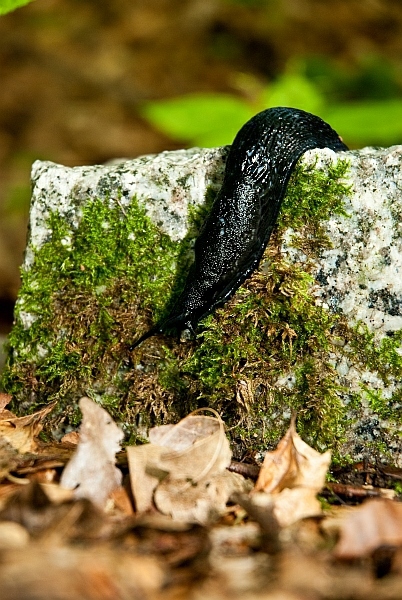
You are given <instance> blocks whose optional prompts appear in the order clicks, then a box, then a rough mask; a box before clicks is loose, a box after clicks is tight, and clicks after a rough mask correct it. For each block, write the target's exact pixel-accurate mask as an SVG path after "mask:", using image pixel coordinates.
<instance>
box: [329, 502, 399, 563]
mask: <svg viewBox="0 0 402 600" xmlns="http://www.w3.org/2000/svg"><path fill="white" fill-rule="evenodd" d="M381 546H396V547H398V546H402V504H400V503H398V502H394V501H392V500H385V499H373V500H368V501H367V502H365V503H364V504H362V505H361V506H359V507H356V508H353V509H351V510H350V511H349V512H348V513H347V515H346V516H345V518H344V519H343V521H342V522H341V524H340V539H339V542H338V544H337V545H336V547H335V550H334V554H335V556H336V557H337V558H340V559H354V558H362V557H365V556H369V555H371V554H372V552H373V551H374V550H376V549H377V548H380V547H381Z"/></svg>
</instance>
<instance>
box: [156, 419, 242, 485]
mask: <svg viewBox="0 0 402 600" xmlns="http://www.w3.org/2000/svg"><path fill="white" fill-rule="evenodd" d="M149 438H150V441H151V442H152V443H153V444H157V445H159V446H162V447H164V448H165V449H166V450H165V452H164V453H163V455H162V456H161V463H160V466H162V463H163V466H162V468H163V469H164V470H166V471H167V472H168V473H169V474H170V477H171V478H174V479H186V478H189V479H191V480H192V481H193V482H197V481H200V480H201V479H203V478H204V477H205V476H211V475H214V474H216V473H222V471H224V470H225V469H226V467H228V466H229V465H230V460H231V458H232V452H231V450H230V446H229V442H228V439H227V437H226V435H225V432H224V428H223V422H222V420H221V419H220V418H216V417H207V416H205V415H195V414H194V413H192V414H190V415H188V416H187V417H185V418H184V419H182V420H181V421H179V423H177V424H176V425H165V426H161V427H154V428H153V429H151V430H150V432H149Z"/></svg>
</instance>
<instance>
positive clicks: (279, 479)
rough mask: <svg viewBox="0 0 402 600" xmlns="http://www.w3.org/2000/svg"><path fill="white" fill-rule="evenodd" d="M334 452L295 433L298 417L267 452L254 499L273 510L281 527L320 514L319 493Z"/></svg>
mask: <svg viewBox="0 0 402 600" xmlns="http://www.w3.org/2000/svg"><path fill="white" fill-rule="evenodd" d="M330 460H331V453H330V452H329V451H328V452H325V453H324V454H320V453H319V452H317V451H316V450H314V449H313V448H311V447H310V446H309V445H308V444H306V443H305V442H303V440H302V439H301V437H300V436H299V435H298V434H297V433H296V429H295V419H292V422H291V424H290V427H289V429H288V431H287V432H286V434H285V435H284V437H283V438H282V439H281V441H280V442H279V444H278V447H277V448H276V450H274V451H273V452H267V454H266V455H265V459H264V463H263V465H262V467H261V471H260V475H259V477H258V480H257V483H256V485H255V489H254V493H253V495H252V498H251V499H252V502H253V503H254V504H256V505H258V506H266V507H267V508H268V507H269V509H270V510H272V512H273V514H274V516H275V518H276V519H277V521H278V523H279V525H280V526H281V527H287V526H288V525H292V524H293V523H295V522H296V521H298V520H299V519H303V518H306V517H312V516H315V515H319V514H321V505H320V503H319V501H318V500H317V498H316V494H317V493H318V492H319V491H320V490H321V489H322V487H323V486H324V484H325V476H326V473H327V470H328V467H329V463H330Z"/></svg>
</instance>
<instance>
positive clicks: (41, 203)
mask: <svg viewBox="0 0 402 600" xmlns="http://www.w3.org/2000/svg"><path fill="white" fill-rule="evenodd" d="M370 152H371V153H370ZM376 152H377V151H375V150H372V151H368V150H366V151H362V152H361V153H356V152H355V153H341V154H339V155H336V154H335V153H333V152H332V151H330V150H322V151H318V150H317V151H310V152H308V153H307V154H306V155H305V157H304V158H303V159H302V161H301V162H300V163H299V165H298V167H297V168H296V171H295V173H294V175H293V177H292V180H291V182H290V185H289V188H288V193H287V196H286V199H285V202H284V206H283V210H282V214H281V217H280V220H279V223H278V227H277V230H276V232H275V234H274V235H273V236H272V238H271V241H270V244H269V247H268V248H267V250H266V252H265V255H264V257H263V260H262V261H261V264H260V267H259V269H258V270H257V271H256V272H255V273H254V275H253V276H252V277H251V278H250V279H249V280H248V281H247V282H246V283H245V284H244V285H243V286H242V287H241V288H240V289H239V290H238V292H237V293H236V294H235V296H234V297H233V298H232V299H231V300H230V301H229V302H228V303H227V304H226V305H225V306H224V307H223V308H222V309H219V310H217V311H216V312H215V313H214V314H213V315H210V316H209V317H207V318H206V319H204V321H203V322H202V323H200V325H199V328H198V330H197V338H196V339H182V340H178V339H176V338H173V337H167V336H157V337H154V338H151V339H149V340H147V341H146V342H144V343H143V344H142V345H141V346H140V347H139V348H138V349H137V350H135V351H134V352H130V351H129V347H130V345H131V344H132V342H133V341H135V339H136V338H138V337H139V335H140V334H141V333H143V332H144V331H145V330H147V328H149V327H150V326H151V324H152V323H154V322H155V321H157V320H158V319H160V318H162V317H163V316H164V315H166V314H167V313H168V312H169V309H170V307H171V306H172V303H173V302H174V299H175V297H177V294H178V293H179V292H180V290H181V289H182V286H183V282H184V279H185V276H186V273H187V271H188V268H189V264H190V263H191V257H192V245H193V241H194V239H195V237H196V235H197V230H198V228H199V226H200V223H201V222H202V220H203V217H204V216H205V213H206V211H207V210H208V206H209V205H210V203H211V201H212V200H213V198H214V196H215V194H216V190H217V189H218V188H219V184H220V182H221V177H222V171H223V165H224V161H225V158H226V154H227V150H226V149H215V150H200V149H193V150H190V151H179V152H171V153H163V154H162V155H159V156H155V157H143V158H141V159H137V160H134V161H128V162H125V163H121V164H116V165H111V166H103V167H86V168H75V169H67V168H65V167H62V166H59V165H53V164H52V163H36V164H35V165H34V172H33V182H34V188H33V199H32V206H31V217H30V235H29V239H28V245H27V251H26V257H25V262H24V265H23V267H22V285H21V291H20V294H19V298H18V302H17V306H16V311H15V323H14V327H13V330H12V333H11V335H10V338H9V354H8V363H7V366H6V369H5V371H4V374H3V377H2V388H3V389H4V390H5V391H6V392H9V393H11V394H12V395H13V399H14V409H17V410H18V411H19V412H20V413H21V412H27V411H33V410H34V409H36V408H37V406H38V405H43V404H45V403H49V402H51V401H53V400H55V399H57V401H58V404H57V410H55V411H54V412H53V416H52V419H51V421H50V424H49V427H48V433H52V434H54V435H56V436H59V435H61V434H62V433H64V432H65V431H68V430H70V429H71V428H74V427H75V426H76V425H77V424H78V423H79V421H80V418H81V416H80V413H79V411H78V408H77V402H78V400H79V398H80V397H81V396H82V395H84V394H85V395H88V396H90V397H92V398H94V399H95V400H97V401H98V402H99V403H101V404H102V406H104V407H105V408H106V409H107V410H108V411H109V412H110V413H111V414H112V416H113V417H114V418H115V419H116V420H118V421H119V422H120V423H121V424H122V425H123V427H124V430H125V432H126V435H127V439H130V441H131V442H132V441H134V440H136V439H141V438H143V437H145V436H146V430H147V427H148V426H149V425H151V424H155V423H161V422H172V421H176V420H177V419H178V418H180V417H181V416H183V415H184V414H186V413H188V412H189V411H190V410H192V409H194V408H196V407H199V406H211V407H213V408H215V409H216V410H218V411H219V412H220V413H221V415H222V417H223V418H224V420H225V422H226V424H227V426H228V431H229V433H230V436H231V438H232V443H233V447H234V448H235V450H236V453H237V454H238V455H242V454H244V453H245V452H249V453H250V452H259V451H263V450H265V449H266V448H267V447H272V445H274V444H275V443H276V442H277V441H278V439H279V437H280V436H281V435H282V434H283V432H284V430H285V429H286V427H287V425H288V423H289V417H290V415H291V413H292V412H294V411H296V412H297V416H298V418H297V423H298V430H299V433H301V435H302V436H303V437H304V439H306V441H308V442H310V443H311V444H312V445H314V446H315V447H317V448H318V449H320V450H323V449H326V448H331V449H332V450H333V452H334V457H335V459H336V460H339V461H344V460H349V459H350V460H359V459H361V458H368V459H369V460H374V459H379V460H384V461H387V462H393V463H395V464H399V466H402V464H401V461H402V459H401V450H400V447H401V443H402V439H401V412H402V411H401V389H402V388H401V380H402V356H401V354H402V353H401V339H402V312H401V311H400V307H401V306H402V291H401V290H399V289H397V286H394V288H392V285H391V283H390V281H391V280H392V277H391V276H392V270H393V271H395V273H396V272H397V271H396V270H397V268H398V265H399V252H400V237H401V231H400V227H399V223H400V222H402V221H401V219H400V210H401V208H402V203H401V202H399V204H396V203H395V198H394V193H393V191H392V190H393V186H394V187H395V186H396V188H397V189H398V186H399V185H400V176H399V175H397V174H396V170H395V169H394V163H395V164H396V163H397V164H399V168H400V164H401V162H402V159H401V152H400V150H399V154H398V152H396V151H394V153H393V154H392V152H393V151H392V149H391V150H390V151H385V150H384V151H378V152H377V153H376ZM381 152H382V154H381ZM398 160H399V163H398ZM392 161H394V162H392ZM387 165H391V167H390V168H391V171H392V173H391V174H389V173H388V174H385V175H384V173H382V174H381V173H380V171H381V166H383V167H384V169H386V167H387ZM394 170H395V172H394ZM385 177H387V179H385ZM392 177H393V179H392V184H391V183H390V178H392ZM398 177H399V178H398ZM380 179H381V181H383V184H382V185H379V184H378V182H379V180H380ZM373 194H374V196H375V198H374V200H373V199H372V196H373ZM368 197H370V201H368V200H367V198H368ZM373 211H374V213H376V214H372V213H373ZM387 219H388V220H389V223H388V222H387ZM378 220H380V221H378ZM378 222H381V223H384V222H385V223H386V224H387V225H388V229H387V230H384V231H383V232H382V233H383V235H382V237H381V236H379V234H378V231H377V229H378ZM376 228H377V229H376ZM389 229H392V231H391V232H390V231H389ZM380 233H381V232H380ZM375 236H377V238H375V239H376V242H375V244H374V242H373V241H372V240H373V239H374V237H375ZM365 252H366V253H368V255H367V256H366V258H364V255H365ZM401 260H402V259H401ZM381 261H382V262H381ZM372 263H373V264H374V265H377V266H378V270H379V273H380V275H381V269H383V270H385V271H386V273H385V274H384V277H383V279H382V280H381V277H380V276H377V275H376V274H375V268H374V267H373V266H372ZM373 273H374V275H373ZM395 277H397V275H395ZM399 292H401V293H400V294H399ZM352 297H353V298H352ZM380 314H382V315H383V316H384V318H383V320H382V324H380V325H379V324H378V319H380V317H379V315H380ZM373 315H374V316H373ZM373 319H374V321H375V323H373V322H372V320H373ZM380 320H381V319H380Z"/></svg>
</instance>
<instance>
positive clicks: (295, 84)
mask: <svg viewBox="0 0 402 600" xmlns="http://www.w3.org/2000/svg"><path fill="white" fill-rule="evenodd" d="M324 102H325V101H324V97H323V95H322V93H321V92H320V91H319V89H318V87H317V86H316V85H315V84H314V83H312V82H311V81H309V80H308V79H307V77H305V76H304V75H302V74H301V73H297V72H294V71H290V72H287V73H284V74H283V75H281V77H279V78H278V79H277V80H276V81H275V83H273V84H272V85H269V86H268V87H267V88H266V89H265V90H264V92H263V104H264V106H267V107H269V106H291V107H293V108H301V109H302V110H306V111H308V112H311V113H314V114H317V113H319V112H320V111H321V109H322V107H323V106H324Z"/></svg>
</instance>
